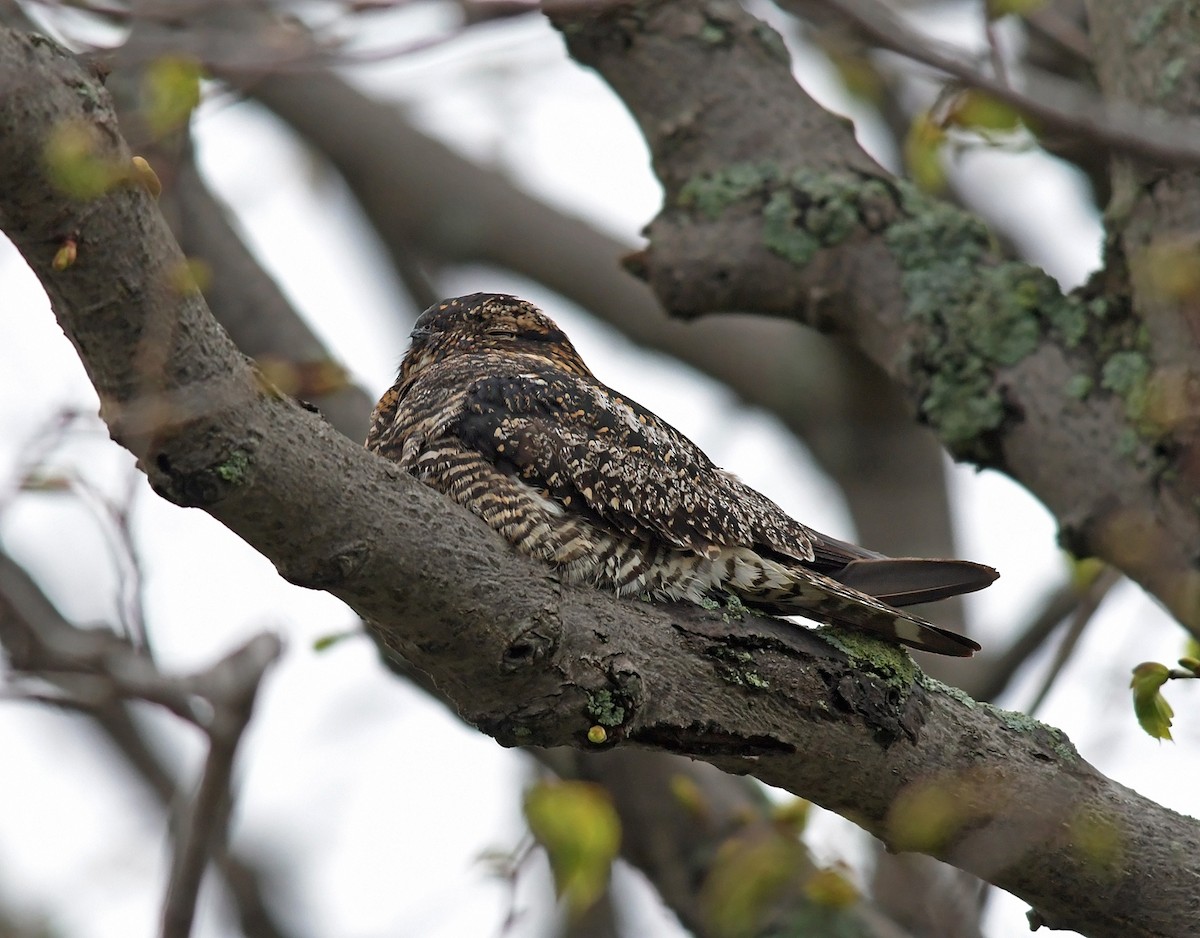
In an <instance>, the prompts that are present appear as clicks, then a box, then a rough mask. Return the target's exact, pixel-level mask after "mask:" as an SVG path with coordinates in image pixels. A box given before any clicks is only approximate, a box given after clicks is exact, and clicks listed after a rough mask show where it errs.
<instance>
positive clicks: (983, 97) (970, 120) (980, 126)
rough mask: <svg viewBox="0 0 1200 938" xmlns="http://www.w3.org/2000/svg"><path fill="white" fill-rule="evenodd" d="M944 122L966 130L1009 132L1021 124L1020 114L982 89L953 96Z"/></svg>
mask: <svg viewBox="0 0 1200 938" xmlns="http://www.w3.org/2000/svg"><path fill="white" fill-rule="evenodd" d="M946 123H948V124H951V125H953V126H955V127H962V128H964V129H966V130H979V131H1002V132H1005V133H1007V132H1011V131H1014V130H1016V129H1017V128H1018V127H1020V126H1021V115H1020V114H1019V113H1018V112H1017V111H1016V110H1015V109H1014V108H1012V107H1010V106H1009V105H1007V104H1005V103H1004V102H1003V101H1000V100H998V99H996V98H993V97H992V96H991V95H988V94H984V93H983V92H982V91H973V90H971V91H964V92H962V93H961V94H957V95H955V97H954V101H953V103H952V104H951V105H950V109H949V110H948V111H947V113H946Z"/></svg>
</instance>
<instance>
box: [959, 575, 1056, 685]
mask: <svg viewBox="0 0 1200 938" xmlns="http://www.w3.org/2000/svg"><path fill="white" fill-rule="evenodd" d="M1078 605H1079V587H1077V586H1075V585H1074V584H1073V583H1069V582H1068V583H1063V584H1060V585H1059V586H1057V587H1055V588H1054V590H1053V591H1052V592H1051V593H1050V594H1049V595H1048V596H1047V597H1046V598H1045V599H1044V600H1043V602H1042V606H1041V610H1040V611H1039V612H1038V613H1037V615H1036V616H1034V618H1033V620H1032V621H1031V622H1030V623H1029V624H1028V625H1027V626H1026V627H1025V628H1024V629H1022V630H1021V632H1020V633H1019V634H1018V635H1017V637H1016V639H1015V640H1014V641H1013V642H1012V644H1011V645H1009V647H1008V648H1007V649H1005V650H1004V651H1003V652H1002V653H1001V654H1000V656H999V657H998V658H996V659H993V660H991V661H990V662H988V667H987V668H986V670H985V671H983V672H982V673H979V672H977V673H976V674H975V675H974V676H973V677H971V676H968V677H970V680H968V681H967V682H966V683H964V684H963V685H962V687H963V690H965V691H966V692H967V693H968V694H970V695H971V696H972V697H974V698H975V699H976V700H995V699H996V698H997V697H999V696H1000V695H1001V694H1002V693H1004V691H1005V690H1006V689H1007V688H1008V685H1009V684H1010V683H1011V682H1012V679H1013V677H1014V676H1015V675H1016V673H1017V671H1018V670H1020V668H1021V667H1022V666H1023V665H1024V664H1025V662H1026V661H1028V660H1029V657H1030V656H1031V655H1032V654H1033V653H1034V652H1036V651H1037V650H1038V649H1039V648H1041V647H1042V645H1044V644H1045V643H1046V642H1047V641H1048V640H1049V639H1050V636H1051V635H1053V634H1054V631H1055V630H1056V629H1057V628H1058V626H1059V624H1060V623H1061V622H1062V621H1063V620H1064V619H1065V618H1067V616H1069V615H1070V614H1071V613H1072V612H1073V611H1074V610H1075V608H1076V607H1077V606H1078Z"/></svg>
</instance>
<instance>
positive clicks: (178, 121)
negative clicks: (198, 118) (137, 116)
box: [142, 55, 200, 136]
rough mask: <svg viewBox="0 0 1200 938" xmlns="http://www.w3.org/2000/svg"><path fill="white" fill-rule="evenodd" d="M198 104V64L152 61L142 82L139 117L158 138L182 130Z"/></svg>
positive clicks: (188, 60) (168, 58)
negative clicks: (144, 120) (143, 118)
mask: <svg viewBox="0 0 1200 938" xmlns="http://www.w3.org/2000/svg"><path fill="white" fill-rule="evenodd" d="M199 103H200V63H199V62H197V61H196V60H195V59H191V58H188V57H186V56H173V55H166V56H163V57H162V58H160V59H157V60H155V61H154V62H152V63H151V64H150V66H149V68H147V69H146V72H145V75H144V76H143V78H142V115H143V116H144V117H145V119H146V123H147V124H149V125H150V129H151V130H152V131H153V132H154V133H155V135H157V136H162V135H164V134H168V133H170V132H171V131H173V130H177V129H178V128H180V127H182V126H184V125H185V124H186V123H187V122H188V118H190V117H191V116H192V111H193V110H195V108H196V105H197V104H199Z"/></svg>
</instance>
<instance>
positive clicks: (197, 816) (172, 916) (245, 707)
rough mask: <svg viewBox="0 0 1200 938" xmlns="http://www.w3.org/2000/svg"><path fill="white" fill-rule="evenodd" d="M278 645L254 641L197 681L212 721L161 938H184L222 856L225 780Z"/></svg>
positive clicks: (181, 829)
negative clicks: (211, 865) (207, 873)
mask: <svg viewBox="0 0 1200 938" xmlns="http://www.w3.org/2000/svg"><path fill="white" fill-rule="evenodd" d="M281 650H282V645H281V644H280V642H279V639H278V638H276V637H275V636H274V635H265V634H264V635H258V636H256V637H254V638H252V639H251V640H250V641H249V642H247V643H246V644H245V645H243V646H242V647H241V648H239V649H238V650H237V651H235V652H233V654H231V655H228V656H226V657H225V658H223V659H222V660H221V661H218V662H217V663H216V664H215V665H213V666H212V667H211V668H210V669H209V670H208V671H207V672H205V673H203V674H201V675H198V676H197V680H198V682H199V683H201V684H205V685H209V686H210V690H209V694H210V695H211V696H209V698H208V699H209V701H210V702H211V703H212V704H213V720H212V722H211V725H210V726H209V727H208V736H209V750H208V759H207V760H206V761H205V764H204V774H203V775H202V777H201V779H200V784H199V786H198V787H197V789H196V794H195V796H194V797H193V798H192V800H191V804H190V805H189V806H188V807H187V809H186V810H185V811H184V812H183V815H182V818H181V822H180V824H179V826H178V828H177V829H176V833H175V851H174V859H173V860H172V863H171V877H170V880H169V881H168V884H167V896H166V900H165V902H164V903H163V915H162V928H161V930H160V932H159V934H160V936H161V938H187V936H188V935H189V934H190V933H191V930H192V921H193V919H194V918H195V914H196V898H197V896H198V895H199V892H200V882H201V880H202V879H203V878H204V870H205V867H206V866H207V865H208V860H209V858H210V857H214V856H216V855H217V854H219V853H222V852H224V850H225V843H226V838H227V836H228V832H229V814H230V811H231V810H232V807H233V792H232V789H231V787H230V778H231V777H232V775H233V764H234V757H235V756H236V754H237V747H238V744H239V743H240V742H241V739H242V734H243V731H244V730H245V729H246V725H247V724H248V723H249V722H250V715H251V713H252V712H253V709H254V699H255V696H256V695H257V693H258V688H259V685H260V683H261V681H262V676H263V674H264V672H265V671H266V669H267V667H268V666H269V665H270V664H271V663H272V662H273V661H274V660H275V659H276V658H278V657H279V653H280V651H281Z"/></svg>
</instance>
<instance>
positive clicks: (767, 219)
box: [763, 189, 821, 267]
mask: <svg viewBox="0 0 1200 938" xmlns="http://www.w3.org/2000/svg"><path fill="white" fill-rule="evenodd" d="M763 244H765V245H766V246H767V249H768V250H770V251H771V252H773V253H775V254H778V255H779V256H780V257H782V258H784V259H785V260H788V261H791V262H792V263H793V264H795V265H796V266H797V267H799V266H801V265H803V264H807V263H808V262H809V261H810V260H812V258H813V256H814V255H815V254H816V253H817V251H819V250H820V249H821V242H820V241H818V240H817V239H816V238H815V237H813V235H811V234H810V233H809V232H807V231H805V230H804V228H803V219H802V217H801V215H800V209H799V207H798V206H797V205H796V203H795V201H794V200H793V198H792V193H791V192H790V191H789V190H787V189H779V190H777V191H776V192H774V193H772V194H771V197H770V199H768V200H767V206H766V208H764V209H763Z"/></svg>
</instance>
